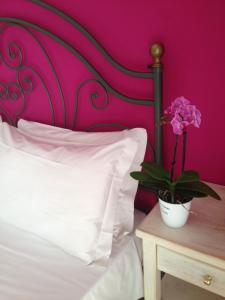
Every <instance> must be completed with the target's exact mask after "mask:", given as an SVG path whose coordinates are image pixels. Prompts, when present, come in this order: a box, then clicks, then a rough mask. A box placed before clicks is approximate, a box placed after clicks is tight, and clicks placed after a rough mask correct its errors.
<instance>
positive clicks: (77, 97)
mask: <svg viewBox="0 0 225 300" xmlns="http://www.w3.org/2000/svg"><path fill="white" fill-rule="evenodd" d="M90 82H95V83H97V84H99V85H100V86H101V87H102V88H103V89H104V92H105V94H106V98H105V99H106V100H105V105H104V106H103V107H101V108H99V107H97V106H96V105H95V104H94V102H93V101H94V99H93V98H95V99H96V95H97V92H92V93H91V95H90V98H89V101H90V103H91V104H92V106H93V107H94V108H95V109H100V110H101V109H104V108H106V107H107V105H108V103H109V98H108V93H107V88H106V87H105V86H104V85H103V84H102V83H101V82H100V81H98V80H96V79H87V80H85V81H83V82H81V83H80V84H79V85H78V88H77V92H76V97H75V105H74V114H73V122H72V129H74V128H75V123H76V119H77V112H78V103H79V96H80V91H81V89H82V87H83V86H84V85H86V84H88V83H90Z"/></svg>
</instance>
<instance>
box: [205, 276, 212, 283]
mask: <svg viewBox="0 0 225 300" xmlns="http://www.w3.org/2000/svg"><path fill="white" fill-rule="evenodd" d="M203 282H204V284H205V285H211V283H212V276H210V275H205V276H204V277H203Z"/></svg>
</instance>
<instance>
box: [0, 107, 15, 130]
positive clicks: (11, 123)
mask: <svg viewBox="0 0 225 300" xmlns="http://www.w3.org/2000/svg"><path fill="white" fill-rule="evenodd" d="M0 112H1V113H2V114H4V116H5V117H6V119H7V120H8V123H9V124H10V125H13V126H15V125H16V124H15V123H14V122H13V120H12V119H11V118H10V116H9V114H8V113H7V111H5V110H4V109H3V108H2V107H1V106H0Z"/></svg>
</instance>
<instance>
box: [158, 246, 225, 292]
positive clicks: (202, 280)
mask: <svg viewBox="0 0 225 300" xmlns="http://www.w3.org/2000/svg"><path fill="white" fill-rule="evenodd" d="M157 266H158V268H159V269H160V270H162V271H164V272H166V273H168V274H171V275H173V276H175V277H178V278H180V279H183V280H185V281H187V282H189V283H192V284H195V285H197V286H199V287H201V288H204V289H207V290H209V291H211V292H214V293H216V294H218V295H221V296H225V270H222V269H219V268H216V267H214V266H211V265H209V264H207V263H204V262H202V261H198V260H195V259H192V258H190V257H187V256H185V255H182V254H179V253H177V252H174V251H171V250H168V249H166V248H164V247H160V246H158V248H157Z"/></svg>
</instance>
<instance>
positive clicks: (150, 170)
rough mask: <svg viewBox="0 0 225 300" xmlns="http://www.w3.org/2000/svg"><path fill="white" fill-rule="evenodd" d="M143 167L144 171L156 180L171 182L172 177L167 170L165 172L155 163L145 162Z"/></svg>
mask: <svg viewBox="0 0 225 300" xmlns="http://www.w3.org/2000/svg"><path fill="white" fill-rule="evenodd" d="M141 165H142V167H143V169H144V171H145V172H146V173H147V174H149V175H150V176H152V177H153V178H155V179H158V180H163V179H167V180H169V178H170V175H169V172H168V171H167V170H165V169H164V168H163V167H162V166H161V165H159V164H156V163H153V162H143V163H142V164H141Z"/></svg>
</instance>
